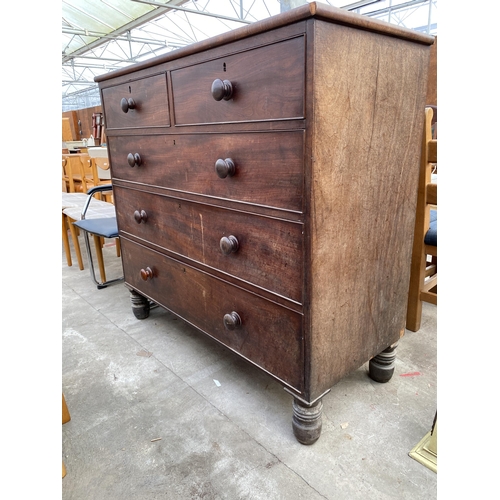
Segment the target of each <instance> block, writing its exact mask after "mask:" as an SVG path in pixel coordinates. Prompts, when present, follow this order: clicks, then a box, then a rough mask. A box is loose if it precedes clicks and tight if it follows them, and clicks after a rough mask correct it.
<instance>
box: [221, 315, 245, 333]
mask: <svg viewBox="0 0 500 500" xmlns="http://www.w3.org/2000/svg"><path fill="white" fill-rule="evenodd" d="M224 326H225V327H226V329H227V330H234V329H236V328H238V327H239V326H241V318H240V315H239V314H238V313H237V312H235V311H233V312H231V313H229V314H224Z"/></svg>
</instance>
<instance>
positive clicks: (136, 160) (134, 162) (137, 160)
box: [127, 153, 142, 168]
mask: <svg viewBox="0 0 500 500" xmlns="http://www.w3.org/2000/svg"><path fill="white" fill-rule="evenodd" d="M127 163H128V164H129V166H130V167H132V168H134V167H140V166H141V163H142V159H141V155H140V154H139V153H135V154H132V153H129V154H128V155H127Z"/></svg>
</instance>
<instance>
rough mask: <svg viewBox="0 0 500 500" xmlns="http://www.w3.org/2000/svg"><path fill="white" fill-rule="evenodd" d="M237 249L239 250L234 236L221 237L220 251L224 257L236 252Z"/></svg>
mask: <svg viewBox="0 0 500 500" xmlns="http://www.w3.org/2000/svg"><path fill="white" fill-rule="evenodd" d="M238 248H240V244H239V242H238V240H237V239H236V236H233V235H231V236H223V237H222V238H221V239H220V249H221V251H222V253H223V254H224V255H229V254H231V253H234V252H237V251H238Z"/></svg>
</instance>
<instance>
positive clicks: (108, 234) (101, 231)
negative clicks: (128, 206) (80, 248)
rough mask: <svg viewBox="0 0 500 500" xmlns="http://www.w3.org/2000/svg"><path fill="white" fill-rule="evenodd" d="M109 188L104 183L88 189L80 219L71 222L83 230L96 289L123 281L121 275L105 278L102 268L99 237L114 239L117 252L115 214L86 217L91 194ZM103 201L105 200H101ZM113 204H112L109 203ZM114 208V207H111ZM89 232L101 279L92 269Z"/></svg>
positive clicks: (117, 241)
mask: <svg viewBox="0 0 500 500" xmlns="http://www.w3.org/2000/svg"><path fill="white" fill-rule="evenodd" d="M110 190H111V184H108V185H104V186H96V187H93V188H91V189H89V190H88V192H87V194H88V195H89V196H88V199H87V201H86V203H85V205H84V207H83V209H82V212H81V218H80V220H77V221H75V222H73V225H74V226H76V227H78V228H79V229H80V230H81V231H82V232H83V237H84V240H85V247H86V249H87V256H88V260H89V267H90V276H91V278H92V280H93V281H94V283H95V284H96V285H97V288H98V289H101V288H106V287H107V286H108V285H111V284H113V283H118V282H120V281H123V279H124V278H123V276H121V277H119V278H115V279H112V280H106V271H105V268H104V258H103V254H102V244H101V239H102V238H110V239H116V244H117V246H118V248H117V253H118V254H119V245H120V240H119V238H118V225H117V222H116V215H114V216H111V217H110V216H106V217H97V218H96V217H94V218H87V217H86V215H87V212H88V210H89V206H90V203H91V200H92V198H93V196H94V195H95V194H97V193H103V192H105V191H110ZM101 203H105V202H101ZM111 206H113V205H111ZM113 208H114V207H113ZM89 234H92V236H93V237H94V246H95V252H96V254H97V260H98V263H99V273H100V277H101V281H98V280H97V277H96V273H95V270H94V263H93V260H92V249H91V247H90V241H89Z"/></svg>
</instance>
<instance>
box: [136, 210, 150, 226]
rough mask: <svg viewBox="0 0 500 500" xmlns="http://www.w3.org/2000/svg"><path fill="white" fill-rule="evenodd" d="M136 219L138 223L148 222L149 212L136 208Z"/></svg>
mask: <svg viewBox="0 0 500 500" xmlns="http://www.w3.org/2000/svg"><path fill="white" fill-rule="evenodd" d="M134 219H135V221H136V222H137V224H140V223H141V222H146V221H147V220H148V214H147V213H146V211H145V210H141V211H140V212H139V210H136V211H135V212H134Z"/></svg>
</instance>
